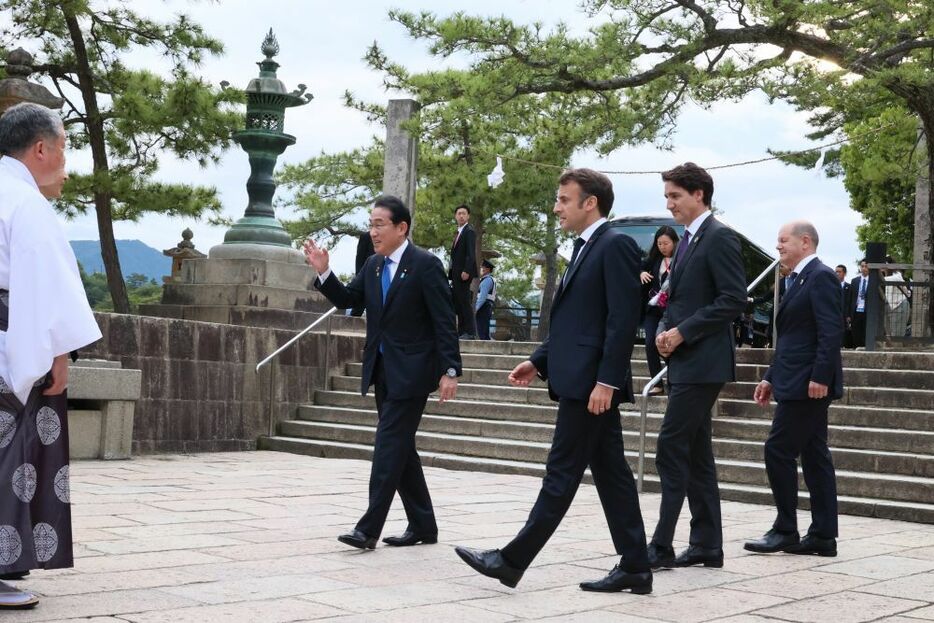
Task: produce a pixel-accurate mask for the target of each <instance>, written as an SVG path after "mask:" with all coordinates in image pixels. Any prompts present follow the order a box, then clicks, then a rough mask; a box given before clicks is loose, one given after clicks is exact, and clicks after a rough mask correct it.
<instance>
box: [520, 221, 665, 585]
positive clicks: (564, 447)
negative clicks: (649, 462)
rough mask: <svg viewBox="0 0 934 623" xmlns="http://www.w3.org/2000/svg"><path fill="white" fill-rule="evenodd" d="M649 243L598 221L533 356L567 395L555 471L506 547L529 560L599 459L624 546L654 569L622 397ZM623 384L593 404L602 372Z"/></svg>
mask: <svg viewBox="0 0 934 623" xmlns="http://www.w3.org/2000/svg"><path fill="white" fill-rule="evenodd" d="M638 274H639V249H638V247H637V246H636V244H635V242H634V241H633V240H632V238H630V237H628V236H626V235H625V234H623V233H621V232H619V231H618V230H615V229H612V228H610V227H608V226H607V225H606V224H604V225H603V226H601V227H600V228H598V229H597V230H596V231H595V232H594V233H593V235H592V236H591V237H590V240H589V241H588V242H587V244H585V245H584V246H583V247H582V248H581V251H580V252H579V255H578V257H577V259H576V260H575V262H574V264H573V265H572V266H571V267H570V269H569V270H568V273H567V275H566V276H565V277H564V279H563V280H562V282H561V284H559V286H558V291H557V293H556V294H555V299H554V303H553V305H552V308H551V331H550V333H549V335H548V338H547V339H546V340H545V341H544V342H543V343H542V345H541V346H539V347H538V349H536V351H535V352H534V353H533V354H532V356H531V357H530V360H531V362H532V364H533V365H534V366H535V367H536V368H537V369H538V372H539V374H540V376H541V377H542V378H544V379H547V381H548V392H549V395H550V396H551V398H552V400H555V401H557V402H558V417H557V422H556V423H555V432H554V439H553V441H552V445H551V451H550V452H549V454H548V463H547V466H546V472H545V478H544V480H543V482H542V488H541V491H540V493H539V495H538V500H537V501H536V502H535V506H534V507H533V508H532V512H531V513H530V515H529V519H528V522H527V523H526V524H525V527H523V528H522V530H521V531H520V532H519V534H518V535H517V536H516V538H515V539H513V540H512V542H510V543H509V545H507V546H506V547H505V548H503V550H502V555H503V558H505V559H506V561H507V562H508V563H509V564H510V565H512V566H513V567H515V568H518V569H526V568H527V567H528V566H529V565H530V564H531V563H532V560H533V559H534V558H535V556H536V555H537V554H538V552H539V551H540V550H541V549H542V547H544V545H545V543H546V542H547V541H548V539H549V538H550V537H551V535H552V534H553V533H554V531H555V530H556V529H557V527H558V524H559V523H560V522H561V519H562V518H563V517H564V515H565V513H566V512H567V510H568V508H569V507H570V505H571V501H572V500H573V499H574V495H575V493H576V492H577V488H578V486H579V485H580V482H581V479H582V478H583V476H584V470H585V469H586V468H587V466H588V465H589V466H590V472H591V474H592V475H593V479H594V484H595V485H596V487H597V493H598V494H599V496H600V502H601V503H602V504H603V510H604V513H605V515H606V519H607V523H608V524H609V528H610V535H611V536H612V539H613V544H614V546H615V547H616V551H617V553H618V554H620V555H621V556H622V557H623V561H624V566H625V570H626V571H631V572H644V571H647V570H648V568H649V567H648V559H647V557H646V549H645V527H644V525H643V523H642V514H641V512H640V510H639V497H638V494H637V493H636V486H635V481H634V480H633V477H632V471H631V470H630V469H629V465H628V464H627V463H626V457H625V456H624V452H623V437H622V429H621V425H620V414H619V403H620V402H624V401H625V402H632V401H633V394H632V373H631V371H630V358H631V355H632V346H633V337H634V336H635V333H636V327H637V326H638V322H639V278H638ZM598 381H599V382H601V383H604V384H606V385H609V386H612V387H616V388H619V389H618V390H617V391H615V392H614V394H613V399H612V401H611V406H610V408H609V409H608V410H607V411H605V412H604V413H602V414H601V415H592V414H591V413H589V412H588V411H587V402H588V400H589V398H590V394H591V391H592V390H593V388H594V385H595V384H596V383H597V382H598Z"/></svg>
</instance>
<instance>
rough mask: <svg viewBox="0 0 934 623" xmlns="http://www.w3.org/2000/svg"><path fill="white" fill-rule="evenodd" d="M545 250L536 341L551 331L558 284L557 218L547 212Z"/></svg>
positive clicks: (542, 338) (552, 213)
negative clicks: (552, 308) (552, 309)
mask: <svg viewBox="0 0 934 623" xmlns="http://www.w3.org/2000/svg"><path fill="white" fill-rule="evenodd" d="M545 222H546V226H545V228H546V232H547V234H546V238H545V248H544V249H543V251H544V253H545V267H544V271H545V275H544V277H545V285H544V287H543V288H542V306H541V310H540V311H539V318H538V339H539V340H544V339H545V338H546V337H548V332H549V331H550V330H551V304H552V303H553V302H554V298H555V290H556V289H557V283H558V236H557V234H556V233H555V227H557V217H555V214H554V212H551V211H549V212H548V217H547V219H546V221H545Z"/></svg>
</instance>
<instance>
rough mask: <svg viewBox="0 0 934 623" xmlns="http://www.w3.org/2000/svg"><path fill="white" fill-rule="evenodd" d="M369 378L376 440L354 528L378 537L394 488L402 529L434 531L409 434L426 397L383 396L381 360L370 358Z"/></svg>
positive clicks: (412, 435) (423, 484)
mask: <svg viewBox="0 0 934 623" xmlns="http://www.w3.org/2000/svg"><path fill="white" fill-rule="evenodd" d="M373 382H374V384H375V386H376V411H377V413H378V414H379V423H378V424H377V426H376V443H375V445H374V447H373V465H372V468H371V469H370V503H369V506H368V508H367V510H366V513H364V515H363V517H361V518H360V521H359V522H357V530H360V531H361V532H363V533H364V534H366V535H367V536H371V537H378V536H379V535H380V533H382V531H383V524H384V523H386V516H387V515H388V514H389V507H390V506H391V505H392V499H393V496H395V494H396V492H397V491H398V492H399V498H400V499H401V500H402V506H403V507H405V515H406V517H407V518H408V520H409V526H408V529H409V530H411V531H412V532H415V533H417V534H437V533H438V524H437V523H436V522H435V513H434V510H433V509H432V506H431V496H430V495H429V494H428V485H427V484H426V483H425V474H424V472H423V471H422V462H421V460H420V459H419V458H418V452H417V451H416V450H415V432H416V431H417V430H418V424H419V422H421V419H422V412H423V411H424V410H425V403H426V402H428V396H427V395H425V396H419V397H417V398H408V399H404V400H387V399H386V374H385V370H384V368H383V359H382V357H380V358H379V359H378V360H377V362H376V369H375V371H374V377H373Z"/></svg>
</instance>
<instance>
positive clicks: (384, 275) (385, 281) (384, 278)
mask: <svg viewBox="0 0 934 623" xmlns="http://www.w3.org/2000/svg"><path fill="white" fill-rule="evenodd" d="M390 264H392V260H391V259H389V258H388V257H387V258H386V259H385V260H383V272H381V273H380V275H379V282H380V285H381V286H382V289H383V306H385V305H386V295H387V294H389V284H391V283H392V276H391V275H390V274H389V265H390ZM379 352H383V343H382V342H380V343H379Z"/></svg>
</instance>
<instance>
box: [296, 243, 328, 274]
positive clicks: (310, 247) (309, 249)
mask: <svg viewBox="0 0 934 623" xmlns="http://www.w3.org/2000/svg"><path fill="white" fill-rule="evenodd" d="M303 250H304V252H305V261H306V262H308V265H309V266H311V267H312V268H314V269H315V270H316V271H317V272H318V274H319V275H321V274H323V273H325V272H326V271H327V269H328V266H330V258H329V257H328V250H327V249H325V248H324V247H319V246H318V245H317V244H315V241H314V240H312V239H310V238H309V239H308V240H306V241H305V246H304V249H303Z"/></svg>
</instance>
